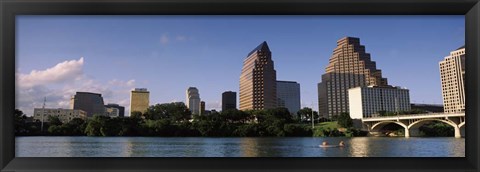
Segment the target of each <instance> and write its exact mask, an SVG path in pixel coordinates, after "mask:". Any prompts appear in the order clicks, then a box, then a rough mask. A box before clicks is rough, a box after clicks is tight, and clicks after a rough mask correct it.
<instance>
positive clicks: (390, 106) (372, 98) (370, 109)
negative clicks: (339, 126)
mask: <svg viewBox="0 0 480 172" xmlns="http://www.w3.org/2000/svg"><path fill="white" fill-rule="evenodd" d="M348 101H349V107H350V117H351V118H352V119H362V118H365V117H375V116H379V115H380V112H381V111H384V112H393V113H395V112H401V111H410V107H411V106H410V94H409V90H408V89H406V88H400V87H392V86H381V87H378V86H368V87H356V88H350V89H348Z"/></svg>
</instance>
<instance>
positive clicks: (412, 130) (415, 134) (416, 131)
mask: <svg viewBox="0 0 480 172" xmlns="http://www.w3.org/2000/svg"><path fill="white" fill-rule="evenodd" d="M408 130H409V131H410V136H412V137H419V136H420V129H419V128H418V127H416V128H413V127H412V128H410V129H408Z"/></svg>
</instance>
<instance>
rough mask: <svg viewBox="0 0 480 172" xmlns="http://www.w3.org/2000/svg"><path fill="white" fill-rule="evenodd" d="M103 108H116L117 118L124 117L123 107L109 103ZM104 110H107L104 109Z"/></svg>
mask: <svg viewBox="0 0 480 172" xmlns="http://www.w3.org/2000/svg"><path fill="white" fill-rule="evenodd" d="M105 108H116V109H118V116H119V117H124V116H125V107H123V106H120V105H118V104H113V103H109V104H107V105H105ZM105 110H107V109H105Z"/></svg>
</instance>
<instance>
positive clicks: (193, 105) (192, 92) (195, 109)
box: [185, 87, 201, 115]
mask: <svg viewBox="0 0 480 172" xmlns="http://www.w3.org/2000/svg"><path fill="white" fill-rule="evenodd" d="M200 102H201V101H200V93H199V92H198V89H197V88H195V87H189V88H188V89H187V91H186V103H185V104H187V108H188V109H189V110H190V111H191V112H192V114H193V115H200V114H201V112H200V111H201V109H200Z"/></svg>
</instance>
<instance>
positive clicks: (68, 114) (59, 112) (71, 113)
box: [33, 108, 87, 123]
mask: <svg viewBox="0 0 480 172" xmlns="http://www.w3.org/2000/svg"><path fill="white" fill-rule="evenodd" d="M33 114H34V116H33V120H34V121H40V122H41V121H42V115H44V116H43V122H49V121H48V117H49V116H55V117H58V119H60V121H62V123H68V122H70V121H71V120H72V119H74V118H80V119H83V120H86V119H87V112H85V111H83V110H75V109H61V108H58V109H47V108H45V109H43V108H35V109H33Z"/></svg>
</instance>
